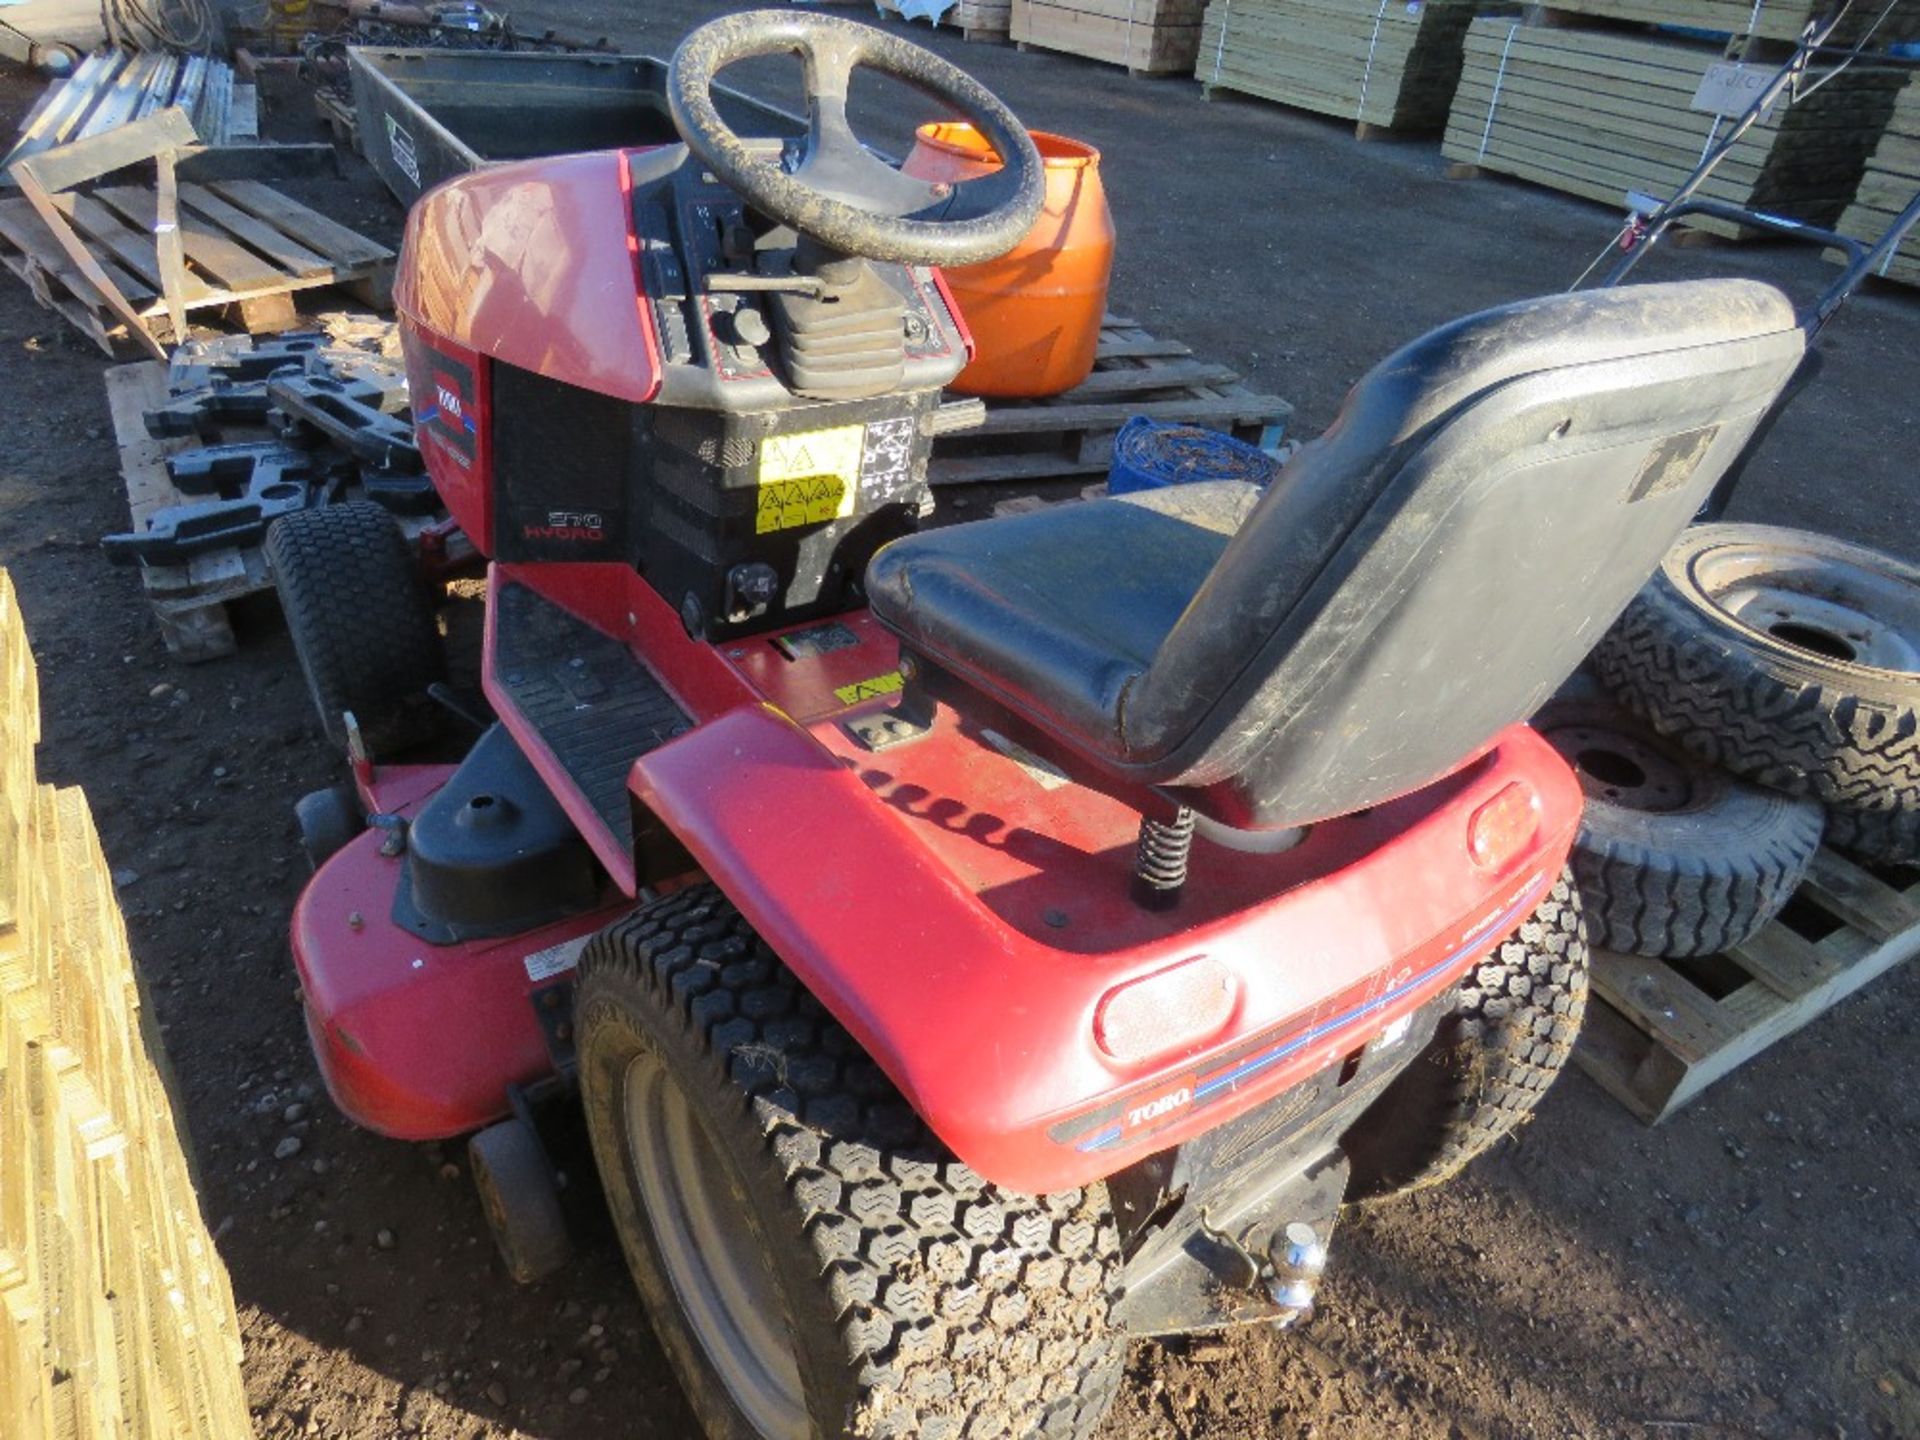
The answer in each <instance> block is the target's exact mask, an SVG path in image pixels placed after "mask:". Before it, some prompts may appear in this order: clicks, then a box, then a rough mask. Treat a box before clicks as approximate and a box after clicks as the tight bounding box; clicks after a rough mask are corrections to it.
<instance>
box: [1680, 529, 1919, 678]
mask: <svg viewBox="0 0 1920 1440" xmlns="http://www.w3.org/2000/svg"><path fill="white" fill-rule="evenodd" d="M1693 576H1694V580H1695V582H1696V583H1697V584H1698V585H1699V587H1700V590H1701V593H1703V594H1704V595H1705V596H1706V597H1707V598H1708V600H1709V601H1711V603H1712V604H1713V605H1714V606H1715V607H1716V608H1718V609H1719V610H1720V611H1721V612H1723V613H1724V614H1725V615H1726V616H1728V617H1729V618H1730V619H1732V620H1735V621H1737V622H1738V623H1740V624H1742V625H1744V626H1746V627H1748V628H1749V629H1752V630H1757V631H1759V632H1761V633H1762V634H1764V635H1768V636H1771V637H1772V638H1773V639H1775V640H1777V641H1780V642H1781V643H1783V644H1786V645H1790V646H1792V647H1794V648H1795V649H1799V650H1806V651H1810V652H1811V653H1813V654H1815V655H1818V656H1821V657H1822V658H1823V659H1827V660H1838V661H1842V662H1846V663H1852V664H1857V665H1866V666H1871V667H1873V668H1874V669H1878V670H1891V671H1895V672H1899V673H1903V674H1916V673H1920V588H1917V587H1915V586H1914V585H1912V584H1910V583H1908V582H1907V581H1906V580H1904V579H1903V578H1902V577H1900V576H1897V575H1888V574H1879V573H1875V572H1873V571H1869V570H1866V569H1864V568H1862V567H1860V566H1856V565H1852V564H1849V563H1848V562H1847V561H1846V560H1844V559H1841V558H1839V557H1836V556H1827V555H1815V554H1794V553H1781V552H1778V551H1775V550H1764V551H1763V550H1760V549H1757V548H1750V547H1747V546H1744V545H1722V546H1716V547H1715V548H1713V549H1711V550H1707V551H1705V552H1703V553H1702V554H1700V555H1699V556H1698V557H1697V558H1696V559H1695V560H1694V562H1693Z"/></svg>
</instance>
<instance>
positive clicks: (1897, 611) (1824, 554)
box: [1593, 525, 1920, 860]
mask: <svg viewBox="0 0 1920 1440" xmlns="http://www.w3.org/2000/svg"><path fill="white" fill-rule="evenodd" d="M1593 664H1594V668H1595V669H1596V670H1597V671H1598V673H1599V675H1600V678H1601V679H1602V680H1603V681H1604V682H1605V683H1606V685H1607V687H1608V688H1609V689H1610V690H1612V691H1613V692H1614V694H1615V695H1616V696H1617V697H1618V698H1619V699H1620V701H1621V702H1622V703H1623V704H1625V705H1626V706H1627V708H1628V709H1630V710H1631V711H1633V713H1634V714H1636V715H1638V716H1640V717H1641V718H1642V719H1644V720H1646V721H1647V722H1648V723H1649V724H1650V725H1652V726H1653V728H1654V729H1655V730H1657V731H1659V732H1660V733H1661V734H1662V735H1667V736H1671V737H1672V738H1674V739H1675V740H1677V741H1679V743H1680V744H1681V745H1682V746H1684V747H1685V749H1686V750H1687V752H1688V753H1689V754H1691V755H1693V756H1695V757H1697V758H1698V759H1700V760H1703V761H1705V762H1706V763H1707V764H1709V765H1721V766H1724V767H1725V768H1727V769H1728V770H1731V771H1733V772H1734V773H1735V774H1736V775H1743V776H1745V777H1746V778H1748V779H1750V780H1752V781H1754V782H1755V783H1757V784H1760V785H1765V786H1767V787H1768V788H1770V789H1774V790H1782V791H1785V792H1786V793H1788V794H1790V795H1810V796H1813V797H1814V798H1815V799H1818V800H1819V801H1820V802H1821V803H1822V804H1824V805H1825V806H1826V807H1827V809H1828V811H1829V813H1830V815H1831V816H1832V823H1831V825H1830V829H1831V831H1832V832H1833V834H1834V837H1835V843H1838V844H1842V845H1845V846H1846V847H1847V848H1849V849H1854V850H1859V851H1861V852H1862V853H1864V854H1868V855H1871V856H1875V857H1878V858H1880V859H1884V860H1912V859H1915V858H1920V567H1916V566H1913V565H1909V564H1906V563H1905V562H1903V561H1900V560H1896V559H1894V558H1893V557H1892V556H1891V555H1884V554H1881V553H1879V552H1878V551H1874V550H1869V549H1866V548H1865V547H1863V546H1858V545H1848V544H1844V543H1842V542H1841V541H1838V540H1833V539H1829V538H1828V537H1827V536H1824V535H1815V534H1810V533H1807V532H1805V531H1799V530H1787V529H1782V528H1779V527H1776V526H1769V525H1697V526H1695V527H1694V528H1693V529H1691V530H1689V531H1687V532H1686V533H1685V534H1684V535H1682V536H1681V538H1680V541H1679V543H1678V544H1676V545H1675V546H1674V547H1673V549H1672V550H1671V551H1669V552H1668V554H1667V556H1666V558H1665V560H1663V561H1662V562H1661V568H1660V570H1659V571H1658V572H1657V573H1656V574H1655V575H1654V577H1653V579H1652V580H1651V581H1649V582H1648V583H1647V586H1646V588H1645V589H1643V590H1642V591H1641V592H1640V593H1639V595H1637V596H1636V597H1635V598H1634V600H1633V603H1632V604H1631V605H1629V606H1628V607H1627V610H1626V613H1625V614H1623V615H1622V616H1621V617H1620V619H1619V620H1618V621H1617V622H1615V624H1614V627H1613V628H1612V629H1611V630H1610V631H1608V632H1607V634H1606V636H1605V637H1604V638H1603V639H1602V640H1601V642H1600V644H1599V646H1598V647H1597V648H1596V649H1595V651H1594V653H1593Z"/></svg>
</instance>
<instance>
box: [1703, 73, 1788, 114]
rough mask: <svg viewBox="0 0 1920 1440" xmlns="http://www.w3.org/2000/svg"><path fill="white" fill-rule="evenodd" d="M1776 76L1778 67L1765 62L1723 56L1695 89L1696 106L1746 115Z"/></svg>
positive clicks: (1706, 111) (1705, 111)
mask: <svg viewBox="0 0 1920 1440" xmlns="http://www.w3.org/2000/svg"><path fill="white" fill-rule="evenodd" d="M1773 76H1774V71H1773V70H1772V69H1771V68H1769V67H1767V66H1764V65H1740V64H1737V63H1735V62H1734V61H1731V60H1722V61H1721V62H1720V63H1719V64H1718V65H1715V66H1714V67H1713V68H1712V69H1710V70H1708V71H1707V73H1706V74H1705V75H1703V76H1701V77H1700V88H1699V89H1698V90H1696V91H1694V92H1693V108H1694V109H1695V110H1698V111H1700V112H1701V113H1702V114H1705V115H1727V116H1739V115H1744V114H1746V113H1747V109H1748V107H1749V106H1751V105H1752V104H1753V102H1754V101H1755V100H1758V99H1759V98H1760V92H1761V91H1762V90H1764V89H1766V88H1767V82H1768V81H1769V80H1771V79H1772V78H1773Z"/></svg>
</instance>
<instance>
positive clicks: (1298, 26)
mask: <svg viewBox="0 0 1920 1440" xmlns="http://www.w3.org/2000/svg"><path fill="white" fill-rule="evenodd" d="M1476 8H1477V7H1476V4H1475V0H1427V3H1426V4H1425V5H1407V4H1404V3H1402V0H1214V3H1213V4H1211V5H1209V6H1208V7H1207V16H1206V25H1205V27H1204V28H1203V30H1202V31H1201V35H1200V62H1199V64H1198V65H1197V66H1196V67H1195V70H1194V74H1195V76H1196V78H1198V79H1199V81H1200V82H1201V83H1202V84H1203V85H1205V86H1206V87H1207V88H1208V89H1209V90H1213V89H1216V88H1217V89H1223V90H1238V91H1241V92H1243V93H1245V94H1248V95H1258V96H1260V97H1261V98H1263V99H1266V100H1277V101H1279V102H1280V103H1281V104H1283V105H1297V106H1299V107H1300V108H1301V109H1303V110H1314V111H1318V112H1319V113H1320V114H1323V115H1334V116H1338V117H1339V118H1340V119H1343V120H1354V121H1358V122H1359V123H1360V125H1361V126H1362V127H1363V129H1362V133H1363V134H1364V133H1365V131H1366V129H1368V128H1377V129H1383V130H1408V131H1413V130H1423V129H1424V130H1437V129H1439V128H1440V127H1441V126H1442V125H1444V124H1445V123H1446V119H1447V104H1448V102H1449V101H1450V100H1451V99H1452V98H1453V87H1454V84H1455V82H1456V81H1458V80H1459V78H1460V56H1461V46H1462V44H1463V43H1464V41H1465V40H1466V34H1467V25H1468V22H1470V21H1471V20H1472V19H1473V15H1474V11H1475V9H1476Z"/></svg>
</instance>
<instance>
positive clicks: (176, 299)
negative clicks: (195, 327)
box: [153, 150, 187, 345]
mask: <svg viewBox="0 0 1920 1440" xmlns="http://www.w3.org/2000/svg"><path fill="white" fill-rule="evenodd" d="M173 161H174V152H173V151H171V150H162V151H161V152H160V153H159V154H158V155H156V156H155V157H154V167H155V170H156V172H157V173H156V178H155V185H154V216H153V242H154V253H155V255H156V257H157V258H158V259H159V261H160V293H161V296H162V298H163V299H164V300H165V301H166V305H167V321H168V323H169V324H170V325H171V326H172V327H173V331H172V334H173V343H174V344H176V345H178V344H180V343H182V342H183V341H184V340H185V339H186V338H187V301H186V282H187V275H186V272H187V265H186V255H185V249H184V246H183V244H182V238H181V235H180V184H179V180H178V178H177V177H176V176H175V174H174V169H173Z"/></svg>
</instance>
